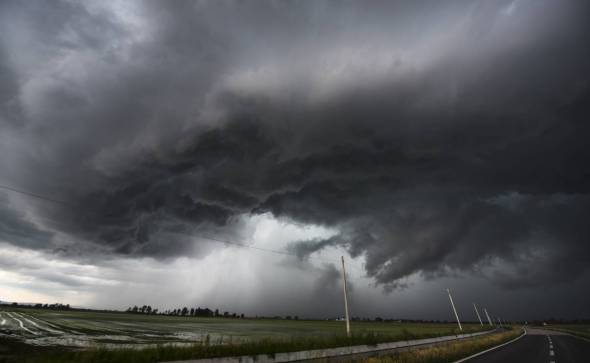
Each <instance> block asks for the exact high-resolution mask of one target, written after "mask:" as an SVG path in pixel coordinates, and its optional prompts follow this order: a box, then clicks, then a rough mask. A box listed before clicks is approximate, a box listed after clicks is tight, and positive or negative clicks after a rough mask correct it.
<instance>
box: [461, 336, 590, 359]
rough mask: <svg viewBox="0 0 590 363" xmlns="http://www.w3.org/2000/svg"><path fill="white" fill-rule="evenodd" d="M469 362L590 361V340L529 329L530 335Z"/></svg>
mask: <svg viewBox="0 0 590 363" xmlns="http://www.w3.org/2000/svg"><path fill="white" fill-rule="evenodd" d="M467 362H469V363H496V362H498V363H499V362H501V363H520V362H526V363H551V362H554V363H573V362H576V363H588V362H590V342H588V341H584V340H582V339H578V338H574V337H572V336H569V335H565V334H562V333H559V332H555V331H549V330H541V329H528V330H527V335H525V336H524V337H522V338H521V339H519V340H517V341H516V342H514V343H511V344H508V345H506V346H504V347H501V348H498V349H496V350H494V351H491V352H489V353H486V354H483V355H481V356H479V357H475V358H473V359H470V360H468V361H467Z"/></svg>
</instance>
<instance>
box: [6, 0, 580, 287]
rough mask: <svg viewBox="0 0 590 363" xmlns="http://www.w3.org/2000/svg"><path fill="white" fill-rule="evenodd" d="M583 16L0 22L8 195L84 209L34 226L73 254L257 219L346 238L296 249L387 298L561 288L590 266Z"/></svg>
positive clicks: (528, 9)
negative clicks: (347, 268)
mask: <svg viewBox="0 0 590 363" xmlns="http://www.w3.org/2000/svg"><path fill="white" fill-rule="evenodd" d="M44 7H49V8H50V9H47V10H50V12H49V13H47V12H45V11H43V8H44ZM113 7H114V6H113ZM587 10H588V9H587V5H586V4H584V2H582V1H580V2H575V1H563V2H550V1H540V2H532V1H524V0H523V1H513V2H509V1H505V2H478V3H473V2H445V3H440V4H436V5H433V4H429V5H428V7H426V6H422V5H419V4H416V3H415V2H405V3H402V2H384V3H380V4H377V3H375V4H374V7H365V6H364V5H363V6H361V4H360V3H358V4H355V3H351V4H349V3H347V4H343V3H339V2H309V3H290V2H269V3H264V2H261V3H256V4H252V3H250V4H246V3H239V2H236V3H234V2H224V3H219V2H199V3H192V2H174V3H157V4H156V3H145V4H141V3H140V4H139V5H138V6H137V8H134V9H133V10H132V11H129V10H127V11H125V9H119V8H115V9H114V10H113V9H112V8H110V7H108V6H107V7H105V8H96V9H86V8H85V7H83V6H81V5H75V4H71V3H56V4H55V6H49V5H48V4H44V3H41V4H37V6H21V5H18V4H5V5H3V11H2V13H3V15H2V19H3V21H2V23H3V24H4V25H3V28H4V29H3V30H5V29H8V28H9V27H12V28H13V29H16V28H18V29H21V30H22V33H19V32H16V33H15V32H12V33H8V32H5V31H3V32H2V38H1V41H2V43H1V44H2V48H1V49H0V72H1V74H0V79H2V80H6V82H3V84H2V85H1V86H0V107H1V109H0V117H1V121H2V130H3V133H4V135H8V136H4V137H2V139H0V141H1V142H2V144H1V145H0V147H1V148H2V151H3V153H4V154H5V155H7V156H6V159H5V160H4V161H3V164H2V165H3V166H4V168H3V170H5V171H4V172H3V174H2V177H3V179H4V180H6V181H7V182H10V183H12V184H16V185H19V186H21V187H22V188H23V189H27V190H33V191H36V192H38V193H41V194H50V195H53V196H55V197H56V198H59V199H62V200H64V201H66V202H67V203H68V204H69V205H72V206H74V207H72V208H58V207H57V206H47V205H44V206H42V205H37V206H36V207H35V209H34V210H35V213H38V214H39V215H42V216H44V217H45V219H44V228H47V229H49V230H51V231H56V232H60V233H63V234H64V235H67V236H70V238H71V239H72V240H75V241H77V245H78V248H81V249H82V250H84V248H85V247H84V246H88V247H87V248H88V251H95V248H99V249H100V250H102V251H106V252H108V253H115V254H125V255H148V256H154V257H174V256H180V255H183V254H188V253H196V254H199V253H206V251H207V248H204V249H199V248H198V246H200V243H197V244H196V245H197V247H196V250H195V238H194V236H196V235H198V234H199V233H201V234H202V233H204V232H207V233H211V234H213V235H220V234H221V235H223V234H224V233H225V234H227V233H230V234H231V233H237V232H235V231H236V230H239V229H240V222H239V218H240V216H242V215H249V214H259V213H267V212H269V213H272V214H273V215H274V216H276V217H279V218H285V219H289V220H293V221H296V222H302V223H311V224H320V225H326V226H330V227H334V228H336V229H337V230H338V231H339V234H338V235H337V236H335V237H332V238H330V239H328V240H325V241H318V240H314V241H303V242H301V243H300V244H299V245H294V246H293V249H294V251H296V253H297V254H298V255H299V256H301V257H302V258H304V257H307V256H309V255H310V254H311V253H313V252H316V251H318V250H321V249H323V248H326V247H328V246H344V247H346V248H347V249H348V250H349V252H350V253H351V254H352V255H353V256H364V257H365V258H366V270H367V273H368V274H369V275H370V276H372V277H374V278H375V280H376V281H377V282H378V283H380V284H383V285H386V286H399V284H400V282H399V280H400V279H402V278H404V277H407V276H409V275H412V274H415V273H421V274H423V275H424V276H426V277H437V276H440V275H445V274H448V273H451V272H454V271H476V272H477V273H481V274H483V275H485V276H488V277H489V278H492V279H493V280H494V281H496V282H497V283H499V284H501V285H502V286H505V287H509V288H515V287H520V286H530V285H538V284H540V283H545V282H547V281H553V282H559V281H564V280H567V279H570V278H574V277H576V276H579V275H581V274H582V273H583V272H584V271H586V270H587V261H588V260H589V259H590V247H589V245H588V242H587V241H588V237H589V236H590V233H589V232H590V231H589V230H588V227H587V225H586V223H584V221H585V220H586V219H587V217H588V216H589V215H590V213H589V212H590V201H589V197H588V194H589V193H590V180H589V179H590V167H589V165H590V162H589V161H590V148H588V147H587V146H586V144H587V139H588V137H589V136H590V130H589V126H588V122H587V120H586V119H587V117H588V114H590V112H589V111H590V109H589V106H588V105H590V84H589V82H588V80H587V79H586V78H587V76H586V75H587V74H588V71H589V70H590V50H589V47H588V42H587V39H586V37H587V35H588V29H587V25H586V22H585V19H584V18H583V16H582V15H581V14H585V13H586V11H587ZM47 14H49V15H47ZM41 19H46V21H40V20H41ZM408 19H413V20H411V21H410V20H408ZM23 145H26V146H23ZM41 175H42V176H43V177H41ZM9 208H10V207H4V209H3V212H2V213H4V214H6V215H9V216H10V217H9V218H8V217H7V218H5V219H4V221H6V222H5V225H6V226H8V225H10V226H19V225H22V226H25V227H26V225H25V224H23V223H25V222H23V219H22V216H21V217H19V218H20V219H19V218H17V217H14V212H12V211H11V210H10V209H9ZM10 228H12V227H10ZM19 228H20V227H19ZM27 228H29V227H27ZM31 228H32V227H31ZM6 229H7V230H9V229H8V227H6ZM19 230H22V228H21V229H19ZM30 230H31V233H30V234H29V235H30V238H31V239H35V240H36V241H38V242H36V243H35V244H32V243H30V244H28V246H29V247H35V246H38V247H43V246H45V247H47V246H49V245H50V242H48V240H49V239H50V235H49V237H48V236H47V235H44V234H43V236H44V237H43V238H37V237H35V236H37V234H38V233H39V232H37V231H36V230H33V229H30ZM43 233H45V232H43ZM47 233H50V232H47ZM3 239H5V240H6V241H7V242H11V243H14V244H17V245H22V244H23V242H22V240H19V239H18V238H12V234H7V232H4V231H3ZM19 241H21V242H19ZM197 242H198V241H197ZM80 246H82V247H80ZM490 268H491V272H490ZM549 272H550V273H549Z"/></svg>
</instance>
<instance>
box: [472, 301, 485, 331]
mask: <svg viewBox="0 0 590 363" xmlns="http://www.w3.org/2000/svg"><path fill="white" fill-rule="evenodd" d="M473 308H474V309H475V313H476V314H477V318H478V319H479V324H480V325H481V326H483V323H482V322H481V317H480V316H479V311H477V306H475V303H473Z"/></svg>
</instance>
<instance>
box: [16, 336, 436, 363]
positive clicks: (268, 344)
mask: <svg viewBox="0 0 590 363" xmlns="http://www.w3.org/2000/svg"><path fill="white" fill-rule="evenodd" d="M418 337H420V338H425V337H427V336H424V335H420V336H416V335H413V334H411V333H409V332H408V331H402V333H400V334H399V335H383V334H367V333H362V334H361V333H359V334H354V335H353V336H352V337H350V338H348V337H346V336H344V335H334V336H329V337H292V338H290V339H284V338H283V339H280V338H275V339H270V338H268V339H262V340H258V341H251V342H245V343H244V342H242V343H240V342H237V343H233V342H228V343H225V344H215V342H211V341H210V340H207V339H206V340H205V341H204V342H201V343H195V344H192V345H190V346H184V347H178V346H170V345H158V346H155V347H150V348H145V349H139V350H138V349H131V348H124V349H103V348H96V349H88V350H81V351H54V352H44V353H43V354H29V355H27V356H21V357H19V358H18V359H19V360H18V361H19V362H23V363H41V362H42V363H58V362H59V363H69V362H72V363H73V362H76V363H107V362H112V363H119V362H121V363H123V362H128V363H152V362H161V361H169V360H183V359H198V358H213V357H228V356H240V355H257V354H267V355H270V356H272V355H274V354H276V353H281V352H294V351H302V350H310V349H322V348H334V347H341V346H348V345H365V344H366V345H376V344H378V343H383V342H390V341H399V340H408V339H414V338H418Z"/></svg>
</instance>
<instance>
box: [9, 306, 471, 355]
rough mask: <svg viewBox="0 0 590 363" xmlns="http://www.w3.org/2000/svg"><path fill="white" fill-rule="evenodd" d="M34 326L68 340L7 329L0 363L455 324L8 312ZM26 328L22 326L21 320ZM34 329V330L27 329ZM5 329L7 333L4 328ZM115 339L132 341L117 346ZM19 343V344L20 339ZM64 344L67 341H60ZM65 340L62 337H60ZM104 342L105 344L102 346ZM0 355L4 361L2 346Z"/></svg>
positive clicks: (200, 350) (396, 335)
mask: <svg viewBox="0 0 590 363" xmlns="http://www.w3.org/2000/svg"><path fill="white" fill-rule="evenodd" d="M12 311H18V312H20V313H22V314H23V315H24V316H25V317H27V316H28V317H29V318H30V319H34V318H38V319H41V321H37V323H38V324H43V323H42V322H47V323H49V324H51V325H50V326H51V327H53V328H54V329H61V330H63V331H64V332H67V334H66V335H63V334H62V335H60V334H54V336H49V337H47V336H44V335H45V333H43V334H40V333H42V332H41V331H39V330H37V331H36V332H37V333H38V335H35V336H33V335H28V338H27V339H28V342H33V343H35V342H36V341H40V342H43V343H47V342H48V340H42V339H47V338H50V339H55V341H53V340H49V341H50V342H51V343H50V346H48V347H40V346H35V345H31V344H23V343H22V341H23V338H24V337H23V336H19V334H22V331H21V330H18V329H16V328H15V325H14V322H13V326H12V329H13V330H11V331H10V333H11V336H12V337H13V338H18V339H8V338H6V337H7V336H6V335H4V337H0V362H11V363H12V362H29V363H41V362H42V363H52V362H60V363H62V362H63V363H67V362H80V363H102V362H105V363H106V362H113V363H117V362H129V363H151V362H158V361H167V360H182V359H198V358H209V357H225V356H236V355H257V354H269V355H273V354H276V353H279V352H293V351H301V350H309V349H321V348H333V347H339V346H348V345H362V344H368V345H372V344H377V343H381V342H390V341H399V340H409V339H417V338H428V337H436V336H443V335H452V334H457V333H458V331H457V329H456V326H455V325H454V324H414V323H393V322H356V321H355V322H353V323H352V329H353V332H354V334H353V336H352V337H351V338H347V337H346V336H345V335H344V322H341V321H322V320H298V321H296V320H271V319H227V318H197V317H184V318H182V317H169V316H159V315H158V316H156V315H150V316H147V315H136V314H122V313H106V312H104V313H103V312H79V311H66V312H63V311H47V310H34V309H22V310H14V309H13V310H12ZM25 323H26V321H25ZM29 328H30V329H34V328H35V327H34V326H29ZM480 330H482V329H481V327H480V326H479V324H477V325H475V324H466V325H465V326H464V332H475V331H480ZM5 332H6V331H5ZM64 337H67V338H68V339H87V340H88V339H90V341H91V342H94V343H93V344H92V345H91V346H90V347H87V348H85V349H80V348H79V347H78V348H72V347H68V346H64V345H61V346H60V344H61V343H59V344H57V343H55V342H59V339H62V338H64ZM117 337H125V338H130V339H133V340H124V341H123V343H124V344H121V341H118V342H117V339H116V338H117ZM19 339H20V340H19ZM62 340H65V339H62ZM66 341H67V340H66ZM107 343H110V344H107ZM3 346H4V348H6V349H5V353H6V354H4V356H3V357H4V358H2V354H1V351H2V349H1V348H2V347H3Z"/></svg>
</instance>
